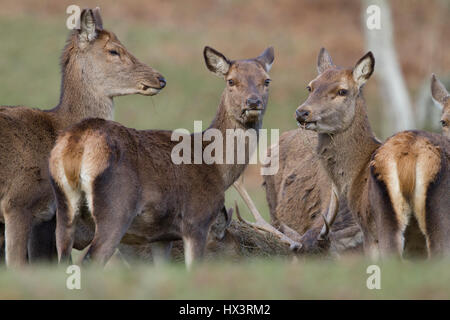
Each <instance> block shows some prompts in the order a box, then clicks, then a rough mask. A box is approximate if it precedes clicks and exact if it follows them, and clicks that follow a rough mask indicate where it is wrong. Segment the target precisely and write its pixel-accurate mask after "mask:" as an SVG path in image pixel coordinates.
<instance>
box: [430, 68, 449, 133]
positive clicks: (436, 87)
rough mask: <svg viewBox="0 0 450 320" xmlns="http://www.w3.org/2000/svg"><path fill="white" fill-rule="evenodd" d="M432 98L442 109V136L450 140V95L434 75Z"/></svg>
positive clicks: (432, 79)
mask: <svg viewBox="0 0 450 320" xmlns="http://www.w3.org/2000/svg"><path fill="white" fill-rule="evenodd" d="M431 96H432V97H433V100H434V101H436V103H437V104H438V105H439V106H441V108H442V116H441V126H442V134H443V135H444V136H446V137H447V138H450V94H449V93H448V91H447V89H445V87H444V85H443V84H442V83H441V82H440V81H439V80H438V79H437V78H436V76H435V75H434V74H433V75H432V77H431Z"/></svg>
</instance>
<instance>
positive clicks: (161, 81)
mask: <svg viewBox="0 0 450 320" xmlns="http://www.w3.org/2000/svg"><path fill="white" fill-rule="evenodd" d="M158 80H159V86H160V87H161V89H162V88H164V87H165V86H166V84H167V81H166V79H164V77H162V76H161V77H158Z"/></svg>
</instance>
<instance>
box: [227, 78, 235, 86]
mask: <svg viewBox="0 0 450 320" xmlns="http://www.w3.org/2000/svg"><path fill="white" fill-rule="evenodd" d="M235 84H236V83H235V82H234V80H233V79H230V80H228V85H229V86H230V87H232V86H234V85H235Z"/></svg>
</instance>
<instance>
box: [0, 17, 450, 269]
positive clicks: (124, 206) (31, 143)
mask: <svg viewBox="0 0 450 320" xmlns="http://www.w3.org/2000/svg"><path fill="white" fill-rule="evenodd" d="M203 55H204V60H205V63H206V67H207V68H208V69H209V70H210V71H211V72H212V73H214V74H215V75H217V76H219V77H220V78H222V79H224V81H225V88H224V90H223V93H222V96H221V98H220V100H219V103H218V108H217V112H216V116H215V117H214V119H213V120H212V122H211V125H210V127H209V129H215V130H218V131H219V132H221V133H223V134H224V135H225V132H226V131H227V130H229V129H240V130H242V131H243V132H244V133H245V132H246V131H248V130H250V129H253V130H258V129H260V128H261V127H262V120H263V116H264V113H265V111H266V108H267V106H268V97H269V86H270V81H271V79H270V75H269V72H270V69H271V66H272V63H273V62H274V49H273V48H272V47H270V48H268V49H266V50H265V51H263V52H262V53H261V54H260V55H259V56H257V57H256V58H251V59H245V60H231V59H229V58H227V57H225V55H223V54H222V53H220V52H218V51H216V50H214V49H212V48H210V47H205V49H204V51H203ZM374 68H375V57H374V56H373V54H372V53H371V52H369V53H367V54H366V55H364V56H363V57H362V58H361V59H360V60H359V61H358V62H357V63H356V64H355V66H354V67H352V68H342V67H338V66H336V65H335V64H334V63H333V62H332V59H331V57H330V55H329V53H328V52H327V51H326V50H325V49H321V50H320V53H319V57H318V62H317V71H318V75H317V77H316V78H315V79H313V80H312V81H311V82H309V84H307V86H306V88H307V90H308V91H309V96H308V98H307V99H306V101H305V102H304V103H302V104H301V105H300V106H299V107H298V108H297V109H296V111H295V114H294V116H295V118H296V121H297V123H298V126H299V128H298V129H295V130H291V131H288V132H285V133H284V134H282V135H281V137H280V140H279V142H278V143H277V144H276V145H273V146H272V147H271V148H270V149H269V150H268V154H269V155H276V156H277V158H278V159H279V170H278V172H277V173H276V174H274V175H264V176H263V180H264V183H263V185H264V186H265V191H266V198H267V202H268V205H269V209H270V218H271V221H270V222H268V221H265V220H264V218H263V217H262V215H261V214H260V213H259V212H258V209H257V207H256V206H255V204H254V203H253V202H252V199H251V198H250V196H249V195H248V193H247V191H246V190H245V187H244V186H243V183H242V181H241V180H240V179H239V178H240V176H241V175H242V173H243V171H244V170H245V168H246V166H247V164H248V163H249V156H246V158H245V160H246V161H245V163H239V164H230V163H225V164H215V163H213V164H206V163H202V164H175V163H173V161H172V160H171V152H172V150H173V148H174V146H175V144H176V143H175V142H174V141H172V139H171V135H172V131H164V130H135V129H131V128H127V127H124V126H123V125H121V124H119V123H117V122H114V121H112V119H113V114H114V103H113V98H114V97H116V96H121V95H130V94H141V95H147V96H152V95H156V94H158V93H159V92H160V91H161V90H162V89H164V87H165V86H166V81H165V79H164V77H163V76H162V75H161V74H160V73H159V72H158V71H156V70H155V69H153V68H151V67H149V66H146V65H145V64H143V63H141V62H140V61H139V60H138V59H137V58H136V57H134V56H133V55H132V54H131V53H130V52H129V51H128V50H127V49H126V48H125V47H124V45H123V44H122V43H121V42H120V41H119V39H118V38H117V37H116V35H115V34H114V33H112V32H110V31H107V30H105V29H103V23H102V19H101V16H100V13H99V9H98V8H96V9H93V10H91V9H85V10H83V11H82V13H81V16H80V27H79V29H75V30H73V31H72V32H71V33H70V35H69V37H68V40H67V43H66V46H65V48H64V50H63V53H62V56H61V69H62V82H61V94H60V100H59V103H58V105H57V106H56V107H55V108H53V109H50V110H48V111H41V110H39V109H32V108H28V107H24V106H14V107H10V106H2V107H0V123H1V126H0V130H1V134H0V257H1V259H2V260H5V261H6V265H7V266H8V267H12V268H14V267H18V266H22V265H26V264H28V263H33V262H39V261H43V260H53V259H58V261H59V262H66V263H68V262H69V261H71V252H72V248H75V249H78V250H82V249H85V248H88V249H87V250H86V253H85V255H84V260H85V261H86V260H92V261H93V262H96V263H99V264H101V265H104V264H106V263H107V262H108V261H109V260H110V258H111V256H112V255H113V254H114V253H115V252H118V253H119V254H121V255H122V257H124V258H125V259H126V260H129V261H131V260H133V259H138V260H147V261H148V260H152V261H153V262H154V263H158V262H162V261H166V260H168V259H175V260H177V259H184V261H185V263H186V266H187V267H188V268H190V267H191V266H192V264H193V263H195V262H197V261H200V260H201V259H202V258H204V257H205V256H228V257H231V258H233V259H234V258H240V257H243V256H265V257H270V256H272V257H273V256H288V257H298V256H309V255H322V256H324V255H325V256H327V255H330V256H337V255H344V254H349V253H359V252H364V254H365V255H367V256H368V257H371V258H373V259H377V258H378V257H379V258H386V257H392V256H394V257H395V256H397V257H400V258H401V257H403V256H404V254H405V253H406V252H408V250H410V251H411V252H415V254H419V255H425V256H427V257H440V256H449V255H450V192H449V191H450V162H449V161H450V140H449V139H450V127H449V126H450V95H449V93H448V91H447V90H446V88H445V87H444V85H443V84H442V83H441V82H440V81H439V80H438V79H437V77H436V76H435V75H432V79H431V95H432V97H433V100H434V101H435V103H436V104H437V105H439V106H440V107H442V118H441V125H442V135H441V134H435V133H431V132H426V131H418V130H410V131H404V132H399V133H397V134H395V135H393V136H392V137H390V138H388V139H387V140H386V141H385V142H381V141H380V140H378V139H377V138H376V137H375V135H374V133H373V131H372V129H371V126H370V123H369V120H368V116H367V111H366V104H365V101H364V98H363V93H362V88H363V86H364V84H365V83H366V81H368V80H369V78H370V77H371V75H372V74H373V72H374ZM193 120H194V119H193ZM196 134H199V133H193V135H196ZM211 143H212V142H211V141H203V142H202V146H201V148H203V149H206V148H208V147H210V144H211ZM246 148H247V149H254V147H252V146H250V144H249V143H247V144H246ZM228 149H230V148H227V150H228ZM231 150H232V152H234V156H237V152H238V151H237V149H236V148H234V150H233V147H232V148H231ZM247 151H248V155H249V154H251V153H252V151H254V150H247ZM232 185H233V186H234V188H236V190H237V191H238V193H239V194H240V195H241V196H242V198H243V200H244V202H245V203H246V205H247V206H248V208H249V210H250V212H251V213H252V214H253V216H254V217H255V220H256V221H255V222H248V221H245V220H244V219H243V218H242V217H241V215H240V212H239V208H238V207H237V205H236V206H235V208H229V209H227V208H226V207H225V191H226V190H227V189H228V188H229V187H231V186H232ZM233 213H235V214H236V216H237V219H233Z"/></svg>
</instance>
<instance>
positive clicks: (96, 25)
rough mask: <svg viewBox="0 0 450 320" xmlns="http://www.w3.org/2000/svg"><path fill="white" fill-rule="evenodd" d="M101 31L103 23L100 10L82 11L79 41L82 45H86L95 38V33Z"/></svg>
mask: <svg viewBox="0 0 450 320" xmlns="http://www.w3.org/2000/svg"><path fill="white" fill-rule="evenodd" d="M101 30H103V22H102V18H101V16H100V9H99V8H95V9H94V10H91V9H83V11H82V12H81V15H80V33H79V39H80V42H81V43H82V44H87V43H89V42H91V41H92V40H94V39H95V38H97V31H101Z"/></svg>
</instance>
